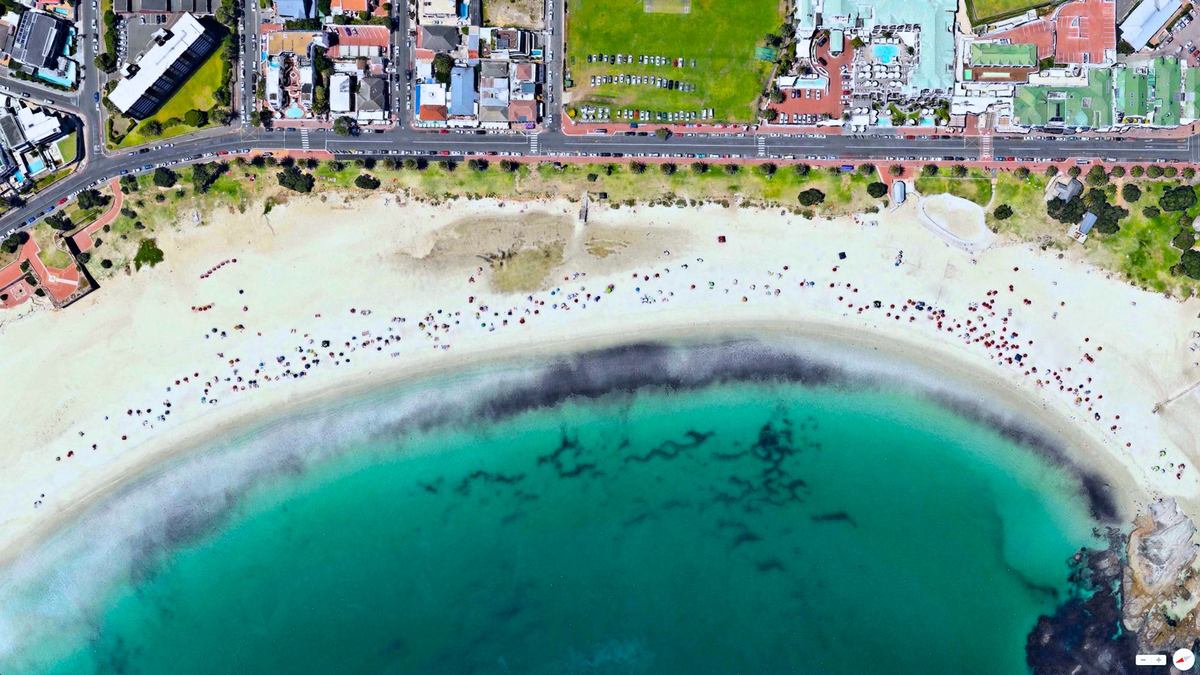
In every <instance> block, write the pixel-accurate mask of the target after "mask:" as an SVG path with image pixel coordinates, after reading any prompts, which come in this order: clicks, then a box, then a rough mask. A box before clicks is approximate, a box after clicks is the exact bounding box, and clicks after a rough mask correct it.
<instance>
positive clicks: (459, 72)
mask: <svg viewBox="0 0 1200 675" xmlns="http://www.w3.org/2000/svg"><path fill="white" fill-rule="evenodd" d="M478 103H479V93H478V92H476V91H475V69H474V68H472V67H468V66H455V67H454V68H453V69H452V70H451V71H450V114H451V115H452V116H454V117H474V116H475V106H476V104H478Z"/></svg>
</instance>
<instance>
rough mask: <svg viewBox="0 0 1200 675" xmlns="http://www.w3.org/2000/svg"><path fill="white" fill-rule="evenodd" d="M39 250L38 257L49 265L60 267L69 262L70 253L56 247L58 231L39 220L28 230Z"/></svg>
mask: <svg viewBox="0 0 1200 675" xmlns="http://www.w3.org/2000/svg"><path fill="white" fill-rule="evenodd" d="M29 234H30V236H32V237H33V240H34V241H36V242H37V245H38V247H39V248H40V249H41V251H40V252H39V253H38V257H39V258H41V259H42V262H43V263H45V264H46V265H47V266H49V267H57V268H59V269H62V268H64V267H66V266H67V265H70V264H71V260H72V258H71V254H69V253H67V252H66V251H65V250H63V249H61V248H59V247H58V245H57V242H58V239H59V237H58V234H59V233H58V231H57V230H55V229H54V228H52V227H50V226H49V225H47V224H46V221H44V220H43V221H41V222H39V223H38V224H37V225H34V227H33V229H32V230H30V232H29Z"/></svg>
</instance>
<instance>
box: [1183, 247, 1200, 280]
mask: <svg viewBox="0 0 1200 675" xmlns="http://www.w3.org/2000/svg"><path fill="white" fill-rule="evenodd" d="M1179 268H1180V269H1181V270H1183V273H1184V274H1186V275H1188V276H1189V277H1191V278H1193V279H1200V251H1197V250H1195V249H1191V250H1187V251H1184V252H1183V257H1181V258H1180V259H1179Z"/></svg>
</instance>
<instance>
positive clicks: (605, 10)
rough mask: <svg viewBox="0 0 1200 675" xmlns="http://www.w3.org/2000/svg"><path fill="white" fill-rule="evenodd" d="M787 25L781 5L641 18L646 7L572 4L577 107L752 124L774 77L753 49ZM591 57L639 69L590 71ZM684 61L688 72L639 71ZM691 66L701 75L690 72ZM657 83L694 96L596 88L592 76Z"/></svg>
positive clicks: (737, 3)
mask: <svg viewBox="0 0 1200 675" xmlns="http://www.w3.org/2000/svg"><path fill="white" fill-rule="evenodd" d="M783 22H784V17H783V12H782V5H781V3H780V2H779V0H692V1H691V11H690V12H689V13H687V14H682V13H669V12H652V13H647V12H645V11H644V2H643V0H573V1H572V2H571V5H570V10H569V11H568V12H567V68H568V70H569V72H570V74H571V78H572V79H573V81H574V87H573V88H571V89H570V90H568V91H569V92H570V93H571V95H572V101H571V103H572V105H574V106H576V107H578V106H580V105H600V106H610V107H612V108H613V112H614V122H615V121H617V120H616V119H615V112H616V110H617V109H620V108H633V109H638V110H650V111H655V112H673V111H679V110H685V111H699V110H701V109H703V108H712V109H714V111H715V117H716V120H718V121H743V122H744V121H752V120H753V119H754V118H755V114H754V113H755V109H754V104H755V102H756V101H757V100H758V96H759V93H760V92H761V90H762V87H763V85H764V80H765V77H766V75H767V73H768V72H769V70H770V64H768V63H765V62H762V61H758V60H756V59H755V57H754V49H755V47H756V46H758V45H760V44H762V43H763V39H764V37H765V36H766V35H767V34H768V33H772V32H776V31H778V30H779V28H780V26H781V25H782V24H783ZM589 54H630V55H633V60H634V62H633V63H631V64H621V65H616V64H612V63H588V59H587V57H588V55H589ZM643 55H645V56H663V57H667V58H668V59H674V58H683V59H685V60H686V61H687V64H686V65H685V67H682V68H676V67H674V66H671V65H663V66H653V65H642V64H639V63H637V59H638V57H639V56H643ZM691 59H695V60H696V67H695V68H692V67H691ZM618 73H621V74H627V75H655V76H658V77H664V78H667V79H673V80H679V81H680V82H687V83H690V84H693V85H695V87H696V89H695V91H692V92H686V93H685V92H681V91H672V90H668V89H659V88H657V87H652V86H650V85H644V84H643V85H633V84H605V85H599V86H596V87H592V86H591V85H590V81H591V80H590V78H591V76H592V75H601V74H618Z"/></svg>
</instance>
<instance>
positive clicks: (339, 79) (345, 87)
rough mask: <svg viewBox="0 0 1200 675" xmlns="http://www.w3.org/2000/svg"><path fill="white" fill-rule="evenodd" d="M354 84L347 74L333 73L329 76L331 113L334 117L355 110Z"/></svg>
mask: <svg viewBox="0 0 1200 675" xmlns="http://www.w3.org/2000/svg"><path fill="white" fill-rule="evenodd" d="M352 89H353V82H352V80H351V79H350V75H348V74H346V73H333V74H332V75H330V76H329V112H330V114H333V115H338V114H345V113H348V112H350V111H352V110H354V105H353V97H352V95H351V92H352Z"/></svg>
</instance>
